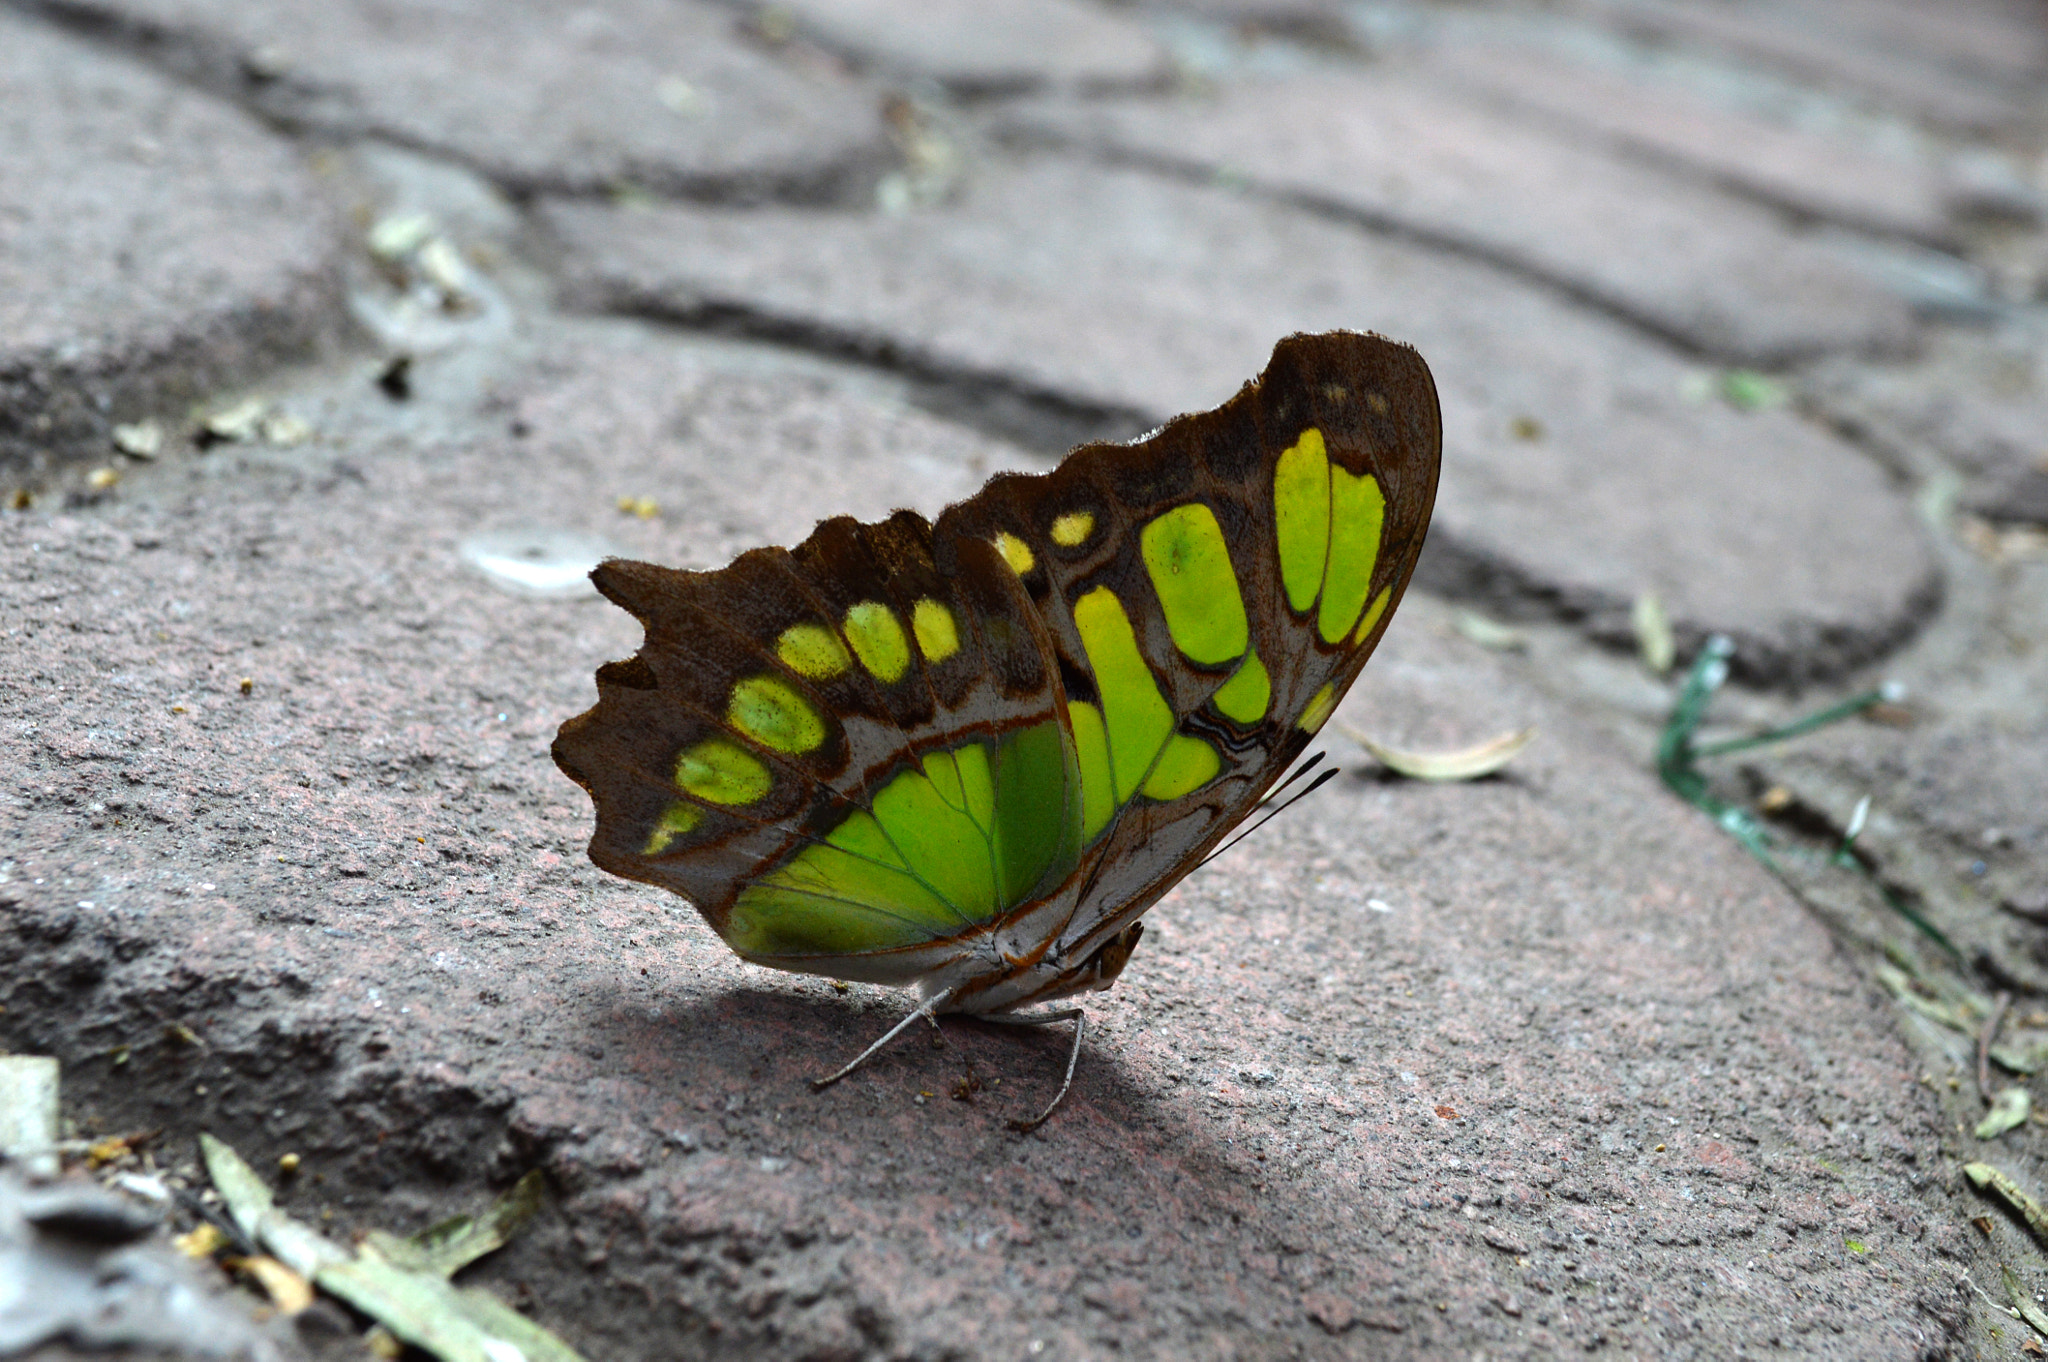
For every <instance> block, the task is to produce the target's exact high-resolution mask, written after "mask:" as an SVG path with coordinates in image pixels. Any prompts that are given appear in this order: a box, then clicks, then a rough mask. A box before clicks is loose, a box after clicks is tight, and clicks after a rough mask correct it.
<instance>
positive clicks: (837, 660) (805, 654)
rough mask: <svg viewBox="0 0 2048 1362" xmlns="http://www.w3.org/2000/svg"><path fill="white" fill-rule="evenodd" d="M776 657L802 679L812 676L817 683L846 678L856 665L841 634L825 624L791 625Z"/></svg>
mask: <svg viewBox="0 0 2048 1362" xmlns="http://www.w3.org/2000/svg"><path fill="white" fill-rule="evenodd" d="M775 655H776V656H777V657H779V658H781V659H782V662H783V665H784V666H786V667H788V668H789V669H790V670H791V671H793V672H795V673H796V674H797V675H798V676H808V677H810V678H811V679H812V680H813V681H830V680H831V679H832V678H833V677H835V676H844V675H845V674H846V671H847V668H849V667H851V666H852V665H853V659H852V658H850V657H848V656H847V655H846V645H845V644H843V643H841V642H840V641H839V635H837V634H835V633H833V632H832V631H831V630H830V629H827V628H826V627H825V626H824V625H822V624H792V625H790V626H789V628H787V629H785V630H783V631H782V637H781V638H779V639H777V640H776V641H775Z"/></svg>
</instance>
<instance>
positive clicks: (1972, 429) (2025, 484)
mask: <svg viewBox="0 0 2048 1362" xmlns="http://www.w3.org/2000/svg"><path fill="white" fill-rule="evenodd" d="M1807 386H1808V388H1809V390H1810V391H1811V393H1812V394H1813V400H1814V401H1815V402H1816V403H1817V404H1818V405H1819V407H1820V408H1821V410H1823V411H1824V412H1826V413H1827V415H1828V416H1829V417H1830V418H1831V419H1833V420H1835V421H1837V422H1839V423H1841V424H1843V425H1845V426H1847V427H1849V428H1852V429H1855V430H1857V431H1859V432H1860V433H1863V434H1864V435H1865V436H1866V437H1867V438H1870V439H1872V440H1873V441H1875V442H1877V443H1879V444H1880V445H1881V446H1883V447H1885V448H1887V449H1889V450H1891V451H1893V453H1894V457H1896V458H1897V459H1898V460H1899V461H1900V462H1901V463H1902V464H1905V465H1907V466H1909V467H1910V466H1915V465H1916V463H1918V462H1920V461H1919V460H1916V458H1915V456H1916V455H1918V454H1926V453H1931V454H1933V455H1934V456H1936V458H1938V459H1940V460H1943V461H1946V462H1947V463H1949V464H1951V465H1953V466H1954V467H1955V469H1956V470H1957V471H1959V472H1960V473H1962V474H1963V475H1964V477H1965V479H1966V483H1965V488H1964V495H1963V503H1964V504H1965V505H1966V506H1967V507H1969V508H1970V509H1972V510H1974V511H1977V512H1979V513H1981V514H1983V515H1986V516H1989V517H1991V518H1993V519H1996V520H2011V521H2031V522H2033V523H2036V524H2041V525H2048V365H2044V364H2043V360H2042V356H2041V352H2040V346H2039V343H2038V341H2037V339H2036V338H2035V337H2034V336H2033V335H2031V334H2029V333H2028V332H2026V331H2024V330H2022V331H2018V332H2015V333H2011V334H2006V335H2003V336H2000V335H1996V334H1993V335H1977V334H1969V333H1963V334H1950V335H1945V336H1942V337H1939V338H1938V339H1937V341H1936V343H1935V344H1934V345H1932V346H1931V347H1930V348H1929V351H1928V353H1927V355H1926V356H1925V358H1924V360H1923V362H1921V363H1919V364H1915V365H1912V366H1897V367H1888V368H1877V367H1872V366H1865V365H1845V364H1829V365H1823V366H1820V367H1818V368H1816V369H1815V370H1814V371H1812V372H1811V373H1810V374H1809V375H1808V376H1807ZM1919 471H1924V470H1919Z"/></svg>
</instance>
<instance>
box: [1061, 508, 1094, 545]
mask: <svg viewBox="0 0 2048 1362" xmlns="http://www.w3.org/2000/svg"><path fill="white" fill-rule="evenodd" d="M1094 533H1095V513H1094V512H1093V511H1069V512H1067V513H1066V514H1065V515H1063V516H1060V517H1058V518H1056V519H1055V520H1054V521H1053V522H1052V542H1053V543H1055V544H1058V545H1059V546H1060V547H1061V548H1063V549H1078V548H1080V547H1081V546H1082V545H1083V544H1085V543H1087V542H1088V536H1089V535H1091V534H1094Z"/></svg>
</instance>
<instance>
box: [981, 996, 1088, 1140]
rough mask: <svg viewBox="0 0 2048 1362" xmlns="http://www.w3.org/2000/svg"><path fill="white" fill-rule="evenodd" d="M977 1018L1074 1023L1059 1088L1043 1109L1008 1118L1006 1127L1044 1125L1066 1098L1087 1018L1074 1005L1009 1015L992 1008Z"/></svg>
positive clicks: (1023, 1129) (1025, 1130) (1025, 1129)
mask: <svg viewBox="0 0 2048 1362" xmlns="http://www.w3.org/2000/svg"><path fill="white" fill-rule="evenodd" d="M978 1020H980V1021H985V1022H995V1023H997V1024H999V1025H1002V1026H1051V1025H1052V1024H1053V1023H1055V1022H1063V1021H1070V1022H1072V1023H1073V1024H1074V1048H1073V1049H1071V1050H1069V1051H1067V1076H1066V1077H1065V1078H1063V1079H1061V1080H1060V1090H1059V1091H1058V1092H1056V1093H1054V1094H1053V1095H1052V1101H1050V1102H1048V1103H1046V1104H1045V1110H1044V1111H1041V1112H1039V1113H1038V1115H1036V1116H1034V1117H1032V1118H1031V1119H1030V1120H1028V1121H1016V1120H1013V1121H1011V1122H1010V1129H1012V1130H1014V1131H1016V1132H1017V1133H1018V1134H1019V1135H1029V1134H1030V1133H1031V1132H1032V1131H1034V1130H1036V1129H1038V1128H1039V1127H1040V1126H1042V1125H1044V1124H1045V1123H1046V1121H1047V1120H1049V1119H1050V1118H1051V1117H1052V1114H1053V1113H1054V1112H1055V1111H1058V1110H1059V1106H1060V1103H1062V1102H1064V1101H1066V1100H1067V1089H1068V1088H1071V1087H1073V1086H1074V1066H1075V1065H1077V1064H1079V1063H1080V1062H1081V1035H1082V1033H1083V1032H1084V1031H1086V1030H1087V1029H1088V1018H1087V1017H1086V1016H1084V1015H1082V1012H1081V1009H1080V1008H1078V1007H1070V1008H1067V1009H1066V1010H1064V1011H1061V1012H1042V1013H1039V1014H1038V1015H1036V1016H1028V1017H1011V1016H1005V1015H1004V1014H1002V1013H1000V1012H992V1013H989V1014H987V1015H985V1016H982V1017H980V1018H978Z"/></svg>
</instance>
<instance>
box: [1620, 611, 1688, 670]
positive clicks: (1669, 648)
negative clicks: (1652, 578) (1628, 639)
mask: <svg viewBox="0 0 2048 1362" xmlns="http://www.w3.org/2000/svg"><path fill="white" fill-rule="evenodd" d="M1628 619H1629V627H1630V628H1631V629H1632V630H1634V631H1635V636H1636V653H1637V654H1638V655H1639V656H1640V657H1641V658H1642V659H1643V665H1644V666H1645V667H1648V668H1649V669H1650V670H1651V671H1653V672H1655V673H1657V675H1659V676H1662V675H1663V674H1664V673H1665V672H1668V671H1670V670H1671V666H1672V664H1673V663H1674V662H1676V661H1677V660H1678V639H1677V636H1676V635H1674V634H1673V633H1672V632H1671V617H1670V616H1669V615H1668V614H1666V613H1665V612H1664V602H1662V601H1660V600H1658V599H1657V593H1656V592H1654V591H1645V592H1644V593H1643V594H1642V595H1640V596H1638V597H1636V600H1635V604H1634V605H1633V606H1632V607H1630V609H1629V617H1628Z"/></svg>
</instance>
